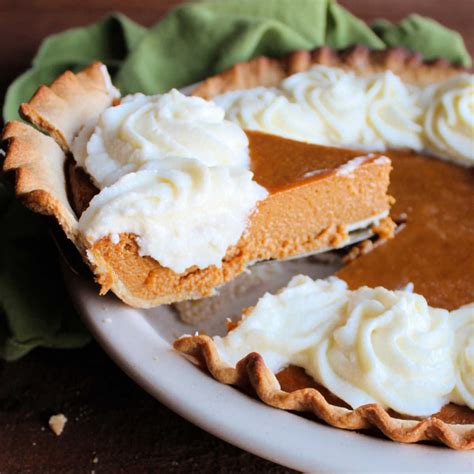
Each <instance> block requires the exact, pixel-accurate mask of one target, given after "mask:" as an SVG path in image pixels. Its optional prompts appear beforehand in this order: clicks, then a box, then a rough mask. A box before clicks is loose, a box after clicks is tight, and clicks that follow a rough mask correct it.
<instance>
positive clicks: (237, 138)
mask: <svg viewBox="0 0 474 474" xmlns="http://www.w3.org/2000/svg"><path fill="white" fill-rule="evenodd" d="M72 151H73V154H74V157H75V159H76V161H77V162H78V164H79V165H81V166H83V167H84V168H85V169H86V171H87V172H88V173H89V174H90V175H91V177H92V178H93V180H94V182H95V184H96V185H97V186H98V187H99V188H103V187H104V186H108V185H110V184H112V183H114V182H115V181H117V179H119V178H120V177H122V176H124V175H125V174H127V173H130V172H133V171H137V170H138V169H139V168H140V166H142V165H143V164H144V163H146V162H149V161H153V160H162V159H163V158H167V157H170V156H183V157H192V158H195V159H197V160H199V161H201V162H203V163H204V164H206V165H208V166H213V165H229V166H243V167H247V166H248V163H249V157H248V139H247V136H246V135H245V133H244V132H243V131H242V130H241V129H240V128H239V127H237V126H236V125H235V124H233V123H231V122H229V121H228V120H225V119H224V111H223V110H222V109H221V108H220V107H218V106H216V105H215V104H213V103H212V102H209V101H206V100H204V99H201V98H199V97H186V96H184V95H183V94H181V93H180V92H178V91H177V90H172V91H171V92H169V93H167V94H163V95H156V96H145V95H143V94H134V95H131V96H127V97H125V98H124V99H123V100H122V101H121V103H120V104H119V105H117V106H115V107H110V108H108V109H106V110H105V111H104V112H103V113H102V114H101V116H100V117H99V120H98V122H97V123H92V124H88V125H86V126H85V127H84V128H83V130H82V131H81V133H80V134H79V136H78V137H77V138H76V140H75V142H74V143H73V146H72Z"/></svg>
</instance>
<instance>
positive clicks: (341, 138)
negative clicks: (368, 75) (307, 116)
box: [281, 66, 366, 145]
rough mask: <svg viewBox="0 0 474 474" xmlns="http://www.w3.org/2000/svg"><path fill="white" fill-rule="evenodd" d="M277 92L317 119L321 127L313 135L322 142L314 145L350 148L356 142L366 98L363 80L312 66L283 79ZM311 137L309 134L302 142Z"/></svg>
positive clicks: (348, 74)
mask: <svg viewBox="0 0 474 474" xmlns="http://www.w3.org/2000/svg"><path fill="white" fill-rule="evenodd" d="M281 89H282V90H283V91H284V92H285V93H286V94H287V96H288V97H289V99H290V100H291V101H292V102H294V103H296V104H301V105H302V106H303V107H304V108H306V109H309V110H312V111H313V112H314V113H315V114H316V115H317V116H318V117H319V121H320V124H321V125H320V128H319V129H318V130H317V131H316V132H317V134H318V135H320V136H323V137H325V140H324V141H321V142H317V143H322V144H338V145H352V144H357V143H358V142H359V141H360V138H361V135H362V133H363V130H364V126H365V109H366V97H365V93H364V87H363V80H362V79H361V78H359V77H357V76H356V75H355V74H353V73H350V72H345V71H343V70H342V69H337V68H331V67H326V66H314V67H313V68H311V69H310V70H309V71H308V72H301V73H298V74H294V75H292V76H290V77H289V78H287V79H285V80H284V81H283V82H282V83H281ZM311 136H312V132H311V131H310V132H309V133H308V134H307V135H306V138H307V139H308V138H309V137H311ZM316 136H317V135H316ZM308 141H313V142H316V140H314V139H312V140H308Z"/></svg>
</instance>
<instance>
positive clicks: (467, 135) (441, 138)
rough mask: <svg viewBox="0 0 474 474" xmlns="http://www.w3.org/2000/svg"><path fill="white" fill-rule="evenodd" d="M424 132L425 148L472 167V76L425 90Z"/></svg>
mask: <svg viewBox="0 0 474 474" xmlns="http://www.w3.org/2000/svg"><path fill="white" fill-rule="evenodd" d="M427 95H428V98H427V99H425V100H426V102H428V105H427V108H426V111H425V114H424V129H425V132H426V138H427V143H428V149H429V150H431V151H432V152H433V153H435V154H437V155H439V156H441V157H446V156H448V157H450V158H451V159H452V160H455V161H458V162H459V163H461V164H464V165H471V166H472V165H473V164H474V76H473V75H472V74H467V73H466V74H460V75H458V76H454V77H452V78H450V79H448V80H446V81H445V82H442V83H441V84H439V85H435V86H432V87H431V88H430V89H428V91H427Z"/></svg>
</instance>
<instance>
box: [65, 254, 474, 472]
mask: <svg viewBox="0 0 474 474" xmlns="http://www.w3.org/2000/svg"><path fill="white" fill-rule="evenodd" d="M285 265H287V267H285V271H288V273H289V274H291V273H296V272H305V273H308V274H311V276H313V277H316V276H326V275H327V274H328V273H331V272H332V271H333V270H332V269H331V268H329V267H328V266H327V265H320V264H314V263H307V262H305V263H300V262H287V263H285ZM287 268H288V270H286V269H287ZM65 276H66V281H67V284H68V287H69V290H70V293H71V295H72V296H73V299H74V301H75V304H76V305H77V308H78V310H79V312H80V313H81V315H82V317H83V319H84V321H85V322H86V324H87V326H88V327H89V329H90V331H91V332H92V334H93V335H94V337H95V338H96V339H97V341H98V342H99V343H100V344H101V346H102V347H103V348H104V350H105V351H106V352H107V353H108V354H109V356H110V357H111V358H112V359H113V360H114V361H115V362H116V363H117V364H118V365H119V366H120V367H121V368H122V369H123V371H124V372H125V373H126V374H127V375H129V376H130V377H131V378H132V379H133V380H134V381H135V382H136V383H138V384H139V385H140V386H142V387H143V388H144V389H145V390H146V391H147V392H149V393H150V394H151V395H152V396H154V397H155V398H156V399H157V400H159V401H160V402H161V403H163V404H164V405H166V406H167V407H169V408H170V409H171V410H173V411H175V412H176V413H178V414H180V415H181V416H183V417H184V418H186V419H187V420H189V421H190V422H192V423H194V424H196V425H198V426H200V427H201V428H203V429H204V430H206V431H208V432H210V433H212V434H213V435H215V436H217V437H219V438H222V439H223V440H225V441H227V442H229V443H231V444H234V445H235V446H238V447H240V448H242V449H244V450H246V451H250V452H252V453H254V454H256V455H258V456H261V457H263V458H266V459H268V460H271V461H273V462H276V463H278V464H282V465H284V466H287V467H290V468H293V469H297V470H299V471H304V472H318V473H321V472H338V473H340V472H357V471H361V472H378V473H385V472H430V473H435V472H470V473H472V472H474V455H473V453H472V452H456V451H453V450H450V449H447V448H444V447H440V446H433V445H403V444H398V443H394V442H392V441H390V440H387V439H384V438H376V437H372V436H368V435H365V434H360V433H356V432H349V431H343V430H339V429H336V428H332V427H330V426H326V425H323V424H322V423H321V424H320V423H318V422H315V421H310V420H307V419H305V418H302V417H300V416H298V415H295V414H292V413H288V412H285V411H282V410H278V409H274V408H270V407H268V406H266V405H264V404H263V403H260V402H259V401H258V400H256V399H253V398H251V397H249V396H247V395H245V394H243V393H241V392H239V391H238V390H236V389H234V388H232V387H229V386H225V385H222V384H220V383H218V382H216V381H215V380H213V379H212V378H211V377H210V376H209V375H208V374H207V373H205V372H203V371H202V370H200V369H199V368H197V367H195V366H194V365H193V364H191V363H190V362H189V361H188V360H186V359H185V358H184V357H183V356H181V355H180V354H178V353H177V352H175V351H174V350H173V348H172V345H171V344H172V341H173V340H174V339H175V338H176V337H179V336H180V335H182V334H185V333H192V332H194V331H195V329H196V327H195V326H189V325H186V324H184V323H182V322H180V321H179V320H178V318H177V316H176V315H175V313H174V311H172V310H171V308H170V307H168V306H161V307H158V308H155V309H151V310H139V309H134V308H130V307H128V306H126V305H125V304H123V303H121V302H120V301H118V299H116V298H115V297H113V296H106V297H99V296H98V294H97V291H98V289H97V287H96V286H95V285H94V284H93V283H92V282H90V281H89V280H88V279H86V278H84V277H79V276H76V275H73V274H72V272H70V271H66V275H65ZM281 278H283V277H282V276H281V275H280V276H278V277H276V279H277V280H278V279H280V280H281ZM285 278H286V277H285ZM269 283H271V284H270V286H271V287H272V290H274V288H275V286H282V282H281V281H273V282H269ZM283 284H284V282H283ZM265 285H266V284H265ZM265 285H264V286H262V285H260V286H258V285H257V288H256V289H255V290H254V291H249V292H248V291H247V292H245V296H244V297H242V298H241V301H238V302H237V304H238V305H241V306H246V305H248V304H253V303H255V301H253V300H256V298H257V297H258V294H260V293H262V292H263V291H264V290H265V289H266V286H265ZM229 311H230V312H235V306H234V307H232V308H227V307H225V308H224V309H222V311H220V313H221V314H219V315H218V317H217V318H214V320H215V322H214V323H212V324H203V325H201V328H202V329H204V330H206V331H207V333H208V334H216V333H218V332H219V333H222V332H223V330H224V323H223V319H224V318H225V317H226V316H230V315H231V314H229ZM157 422H159V420H157Z"/></svg>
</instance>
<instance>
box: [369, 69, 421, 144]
mask: <svg viewBox="0 0 474 474" xmlns="http://www.w3.org/2000/svg"><path fill="white" fill-rule="evenodd" d="M366 81H367V85H366V97H367V109H366V120H367V124H368V126H369V130H371V131H372V132H373V133H374V134H375V137H376V138H375V143H377V145H374V146H377V148H378V149H384V148H386V147H389V148H411V149H413V150H417V151H420V150H422V149H423V141H422V132H423V127H422V126H421V123H420V122H421V114H422V109H421V107H420V105H419V103H418V102H419V98H418V94H419V89H418V88H416V87H413V86H409V85H407V84H404V83H403V82H402V80H401V79H400V78H399V77H398V76H396V75H395V74H393V72H391V71H386V72H384V73H381V74H377V75H375V76H372V77H369V78H367V79H366ZM371 139H372V137H370V136H369V137H364V142H363V144H364V145H367V146H370V145H371V143H370V141H369V140H371Z"/></svg>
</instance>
